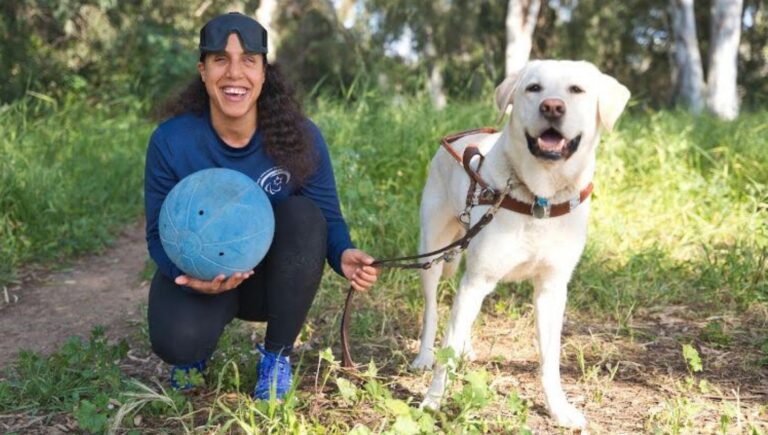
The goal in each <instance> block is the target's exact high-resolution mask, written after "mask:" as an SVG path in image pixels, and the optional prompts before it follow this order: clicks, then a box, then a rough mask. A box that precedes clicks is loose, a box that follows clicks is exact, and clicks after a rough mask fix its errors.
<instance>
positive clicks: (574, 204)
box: [568, 196, 581, 211]
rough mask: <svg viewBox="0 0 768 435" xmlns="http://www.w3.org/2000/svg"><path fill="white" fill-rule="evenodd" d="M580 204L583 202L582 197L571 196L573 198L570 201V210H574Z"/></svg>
mask: <svg viewBox="0 0 768 435" xmlns="http://www.w3.org/2000/svg"><path fill="white" fill-rule="evenodd" d="M579 204H581V198H579V197H578V196H577V197H575V198H571V200H570V201H568V211H574V210H575V209H576V207H578V206H579Z"/></svg>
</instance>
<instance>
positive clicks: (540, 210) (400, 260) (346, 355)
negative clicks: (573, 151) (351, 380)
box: [341, 127, 592, 369]
mask: <svg viewBox="0 0 768 435" xmlns="http://www.w3.org/2000/svg"><path fill="white" fill-rule="evenodd" d="M479 133H486V134H492V133H496V130H495V129H493V128H488V127H485V128H478V129H474V130H467V131H462V132H460V133H456V134H453V135H450V136H446V137H444V138H443V139H442V140H441V144H442V146H443V147H444V148H445V150H446V151H447V152H448V153H449V154H450V155H451V156H453V158H454V159H455V160H456V161H457V162H458V163H459V164H461V165H462V166H463V167H464V170H465V171H466V172H467V175H468V176H469V178H470V183H469V191H468V192H467V201H466V208H465V209H464V211H463V212H462V213H461V215H459V217H458V218H459V221H460V222H461V223H462V224H463V225H464V228H465V229H466V233H465V234H464V237H462V238H460V239H459V240H456V241H455V242H453V243H451V244H449V245H447V246H445V247H443V248H441V249H437V250H435V251H432V252H427V253H424V254H419V255H411V256H406V257H397V258H387V259H381V260H376V261H374V262H373V263H372V264H371V265H372V266H374V267H379V268H384V267H387V268H398V269H429V268H430V267H432V266H433V265H435V264H436V263H439V262H441V261H451V260H453V259H454V258H455V257H456V256H457V255H459V254H461V252H462V251H464V250H465V249H467V246H469V242H470V241H471V240H472V238H473V237H475V236H476V235H477V234H478V233H479V232H480V230H482V229H483V228H484V227H485V226H486V225H488V223H490V222H491V220H493V217H494V215H495V214H496V212H497V211H498V210H499V208H505V209H507V210H511V211H514V212H516V213H521V214H525V215H528V216H533V217H534V218H537V219H546V218H550V217H557V216H562V215H564V214H568V213H569V212H571V211H572V210H574V209H575V208H576V207H578V205H579V204H581V203H582V202H584V201H585V200H586V199H587V198H589V196H590V194H591V193H592V183H589V184H588V185H587V187H585V188H584V189H582V190H581V192H579V196H578V197H575V198H573V199H571V200H570V201H568V202H563V203H559V204H554V205H553V204H550V203H549V200H547V199H546V198H541V197H538V196H536V197H535V202H534V203H533V204H529V203H526V202H523V201H519V200H516V199H514V198H512V197H510V196H509V192H510V191H511V190H512V187H513V185H514V180H515V177H514V176H510V178H509V179H508V180H507V184H506V186H505V187H504V189H503V190H502V191H501V192H499V191H496V190H495V189H493V188H492V187H490V185H489V184H488V183H487V182H486V181H485V180H483V178H482V177H481V176H480V174H479V171H480V167H481V166H482V163H483V160H484V159H485V157H484V156H483V155H482V154H481V153H480V151H479V150H478V148H477V147H476V146H474V145H470V146H468V147H467V148H466V149H465V150H464V156H463V157H460V156H459V154H458V153H457V152H456V150H455V149H453V147H452V144H453V142H455V141H457V140H458V139H461V138H462V137H464V136H468V135H472V134H479ZM475 157H478V158H479V162H478V165H477V169H474V168H472V159H473V158H475ZM477 205H490V206H491V207H489V208H488V210H486V212H485V213H484V214H483V215H482V216H481V217H480V219H479V220H478V221H477V222H476V223H475V224H474V225H472V226H470V225H469V215H470V211H471V210H472V208H474V207H475V206H477ZM435 256H436V257H435ZM426 257H434V258H432V259H431V260H427V261H423V262H415V263H409V261H412V260H418V259H422V258H426ZM354 292H355V290H354V289H353V288H352V287H350V288H349V290H348V291H347V298H346V301H345V302H344V312H343V314H342V318H341V349H342V367H344V368H347V369H355V367H356V366H355V363H354V362H353V361H352V356H351V352H350V347H349V322H350V319H349V316H350V311H351V307H352V296H353V295H354Z"/></svg>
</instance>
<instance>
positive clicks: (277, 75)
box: [156, 58, 318, 186]
mask: <svg viewBox="0 0 768 435" xmlns="http://www.w3.org/2000/svg"><path fill="white" fill-rule="evenodd" d="M264 68H265V74H266V76H265V78H264V85H263V87H262V88H261V94H260V95H259V99H258V100H257V101H256V107H257V110H258V120H259V124H258V128H259V129H260V130H261V131H262V134H263V135H264V147H265V151H266V152H267V155H268V156H269V157H270V158H271V159H272V160H274V162H275V163H276V164H277V165H279V166H282V167H283V168H285V169H286V170H287V171H288V172H290V174H291V181H292V182H293V183H294V184H295V185H296V186H301V185H302V184H304V182H305V181H306V179H307V177H309V175H310V174H311V173H312V172H313V171H314V170H315V168H316V167H317V160H318V156H317V154H316V152H315V150H314V147H313V146H312V142H311V140H310V137H309V131H308V129H307V127H306V121H305V117H304V114H303V113H302V110H301V105H300V104H299V102H298V100H296V97H295V93H294V90H293V88H292V87H291V86H290V85H289V84H288V82H287V81H286V80H285V78H284V76H283V74H282V72H281V71H280V67H279V66H278V65H276V64H269V65H267V62H266V58H265V59H264ZM208 105H209V98H208V92H207V91H206V90H205V84H204V83H203V81H202V80H201V79H200V77H199V76H198V77H195V78H194V79H193V80H192V81H190V83H189V84H188V85H187V86H186V87H185V88H184V89H183V90H182V91H181V92H180V93H179V94H178V95H176V96H175V97H173V98H171V99H170V100H168V101H167V102H165V103H164V104H162V105H161V107H160V109H159V111H157V113H156V118H157V119H166V118H170V117H173V116H176V115H180V114H182V113H186V112H192V113H195V114H197V115H201V114H202V113H203V112H204V111H205V110H207V109H208Z"/></svg>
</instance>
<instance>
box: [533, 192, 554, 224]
mask: <svg viewBox="0 0 768 435" xmlns="http://www.w3.org/2000/svg"><path fill="white" fill-rule="evenodd" d="M551 209H552V205H551V204H550V203H549V200H548V199H546V198H541V197H539V196H537V197H536V199H535V200H534V202H533V204H532V205H531V215H532V216H533V217H535V218H536V219H546V218H548V217H549V212H550V210H551Z"/></svg>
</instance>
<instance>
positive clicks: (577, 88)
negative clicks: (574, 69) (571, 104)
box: [568, 85, 584, 94]
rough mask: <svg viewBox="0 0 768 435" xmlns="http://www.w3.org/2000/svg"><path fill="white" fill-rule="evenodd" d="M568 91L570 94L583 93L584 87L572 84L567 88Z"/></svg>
mask: <svg viewBox="0 0 768 435" xmlns="http://www.w3.org/2000/svg"><path fill="white" fill-rule="evenodd" d="M568 91H570V93H572V94H583V93H584V89H582V88H581V87H580V86H576V85H573V86H571V87H570V88H568Z"/></svg>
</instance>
